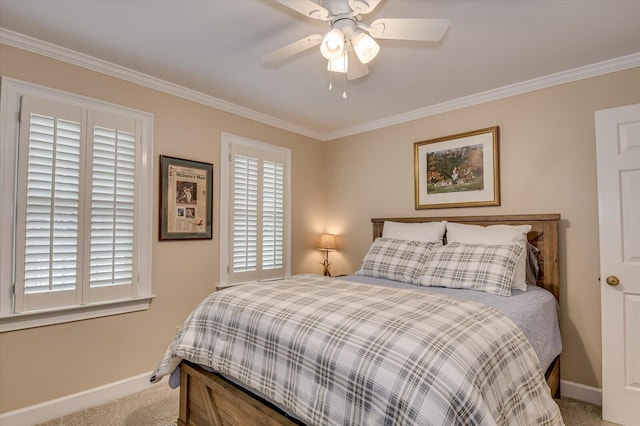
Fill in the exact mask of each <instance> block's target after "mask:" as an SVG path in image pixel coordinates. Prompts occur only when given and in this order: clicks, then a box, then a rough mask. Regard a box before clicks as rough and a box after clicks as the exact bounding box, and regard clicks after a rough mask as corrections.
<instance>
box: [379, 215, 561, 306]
mask: <svg viewBox="0 0 640 426" xmlns="http://www.w3.org/2000/svg"><path fill="white" fill-rule="evenodd" d="M443 220H446V221H448V222H457V223H465V224H469V225H481V226H489V225H531V232H529V234H528V235H527V238H528V239H529V242H530V243H531V244H533V245H534V246H536V247H537V248H538V250H540V253H539V255H538V261H539V263H540V275H539V276H538V282H537V284H538V286H539V287H543V288H546V289H547V290H549V291H550V292H551V293H553V295H554V296H555V298H556V299H558V297H559V295H560V273H559V270H558V251H559V250H558V223H559V222H560V215H559V214H534V215H507V216H446V217H402V218H376V219H371V222H372V223H373V239H376V238H378V237H381V236H382V228H383V227H384V222H385V221H391V222H409V223H416V222H440V221H443ZM445 237H446V236H445Z"/></svg>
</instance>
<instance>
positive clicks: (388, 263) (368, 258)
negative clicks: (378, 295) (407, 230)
mask: <svg viewBox="0 0 640 426" xmlns="http://www.w3.org/2000/svg"><path fill="white" fill-rule="evenodd" d="M436 246H442V242H420V241H407V240H397V239H393V238H376V240H375V241H374V242H373V243H372V244H371V247H369V251H368V252H367V254H366V255H365V256H364V259H362V264H361V265H360V269H359V270H358V271H357V272H356V275H366V276H368V277H376V278H387V279H389V280H394V281H402V282H405V283H412V282H413V281H414V280H415V279H416V278H417V277H418V276H419V275H420V274H421V273H422V270H423V269H424V265H425V262H426V260H427V258H428V257H429V253H431V251H432V250H433V248H434V247H436Z"/></svg>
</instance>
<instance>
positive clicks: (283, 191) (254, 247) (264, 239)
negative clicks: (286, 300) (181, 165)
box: [220, 134, 291, 286]
mask: <svg viewBox="0 0 640 426" xmlns="http://www.w3.org/2000/svg"><path fill="white" fill-rule="evenodd" d="M221 151H222V158H224V159H226V160H227V161H226V162H225V161H223V162H221V163H222V167H221V174H222V176H221V182H222V184H221V247H223V248H224V247H226V248H227V250H224V249H222V250H221V263H220V265H221V273H220V285H221V286H224V285H232V284H236V283H242V282H248V281H263V280H270V279H277V278H282V277H285V276H288V275H290V272H289V271H290V268H289V258H290V256H289V229H290V226H289V201H288V200H289V169H290V156H291V154H290V151H289V150H288V149H286V148H282V147H278V146H274V145H268V144H265V143H261V142H257V141H252V140H249V139H244V138H240V137H238V136H233V135H229V134H223V135H222V150H221ZM225 163H226V164H225ZM225 224H226V225H225Z"/></svg>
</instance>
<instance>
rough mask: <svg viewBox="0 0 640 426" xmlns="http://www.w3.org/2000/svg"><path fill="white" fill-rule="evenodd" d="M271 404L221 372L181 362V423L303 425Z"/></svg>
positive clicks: (219, 425) (199, 425) (261, 425)
mask: <svg viewBox="0 0 640 426" xmlns="http://www.w3.org/2000/svg"><path fill="white" fill-rule="evenodd" d="M270 405H271V404H268V403H267V402H266V401H262V400H260V399H258V398H257V397H256V396H254V395H251V394H249V393H247V392H246V391H243V390H241V389H240V388H239V387H237V386H236V385H234V384H232V383H231V382H229V381H227V380H226V379H224V378H222V377H221V376H219V375H218V374H215V373H211V372H209V371H206V370H205V369H203V368H201V367H199V366H197V365H194V364H191V363H189V362H186V361H183V362H182V364H180V414H179V417H178V425H179V426H187V425H188V426H196V425H198V426H204V425H207V426H209V425H210V426H232V425H234V426H240V425H252V426H253V425H255V426H276V425H282V426H293V425H297V424H300V423H296V422H295V421H293V420H292V419H290V418H288V417H287V416H286V415H285V414H282V413H281V412H279V411H278V410H277V409H276V408H275V407H272V406H270Z"/></svg>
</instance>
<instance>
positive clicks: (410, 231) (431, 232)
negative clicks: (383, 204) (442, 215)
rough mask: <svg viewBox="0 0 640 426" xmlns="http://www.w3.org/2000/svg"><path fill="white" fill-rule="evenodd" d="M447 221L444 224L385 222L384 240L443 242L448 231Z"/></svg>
mask: <svg viewBox="0 0 640 426" xmlns="http://www.w3.org/2000/svg"><path fill="white" fill-rule="evenodd" d="M446 223H447V222H445V221H442V222H422V223H417V222H416V223H408V222H389V221H385V222H384V227H383V228H382V238H393V239H395V240H408V241H422V242H432V241H442V238H443V237H444V231H445V229H446Z"/></svg>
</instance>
